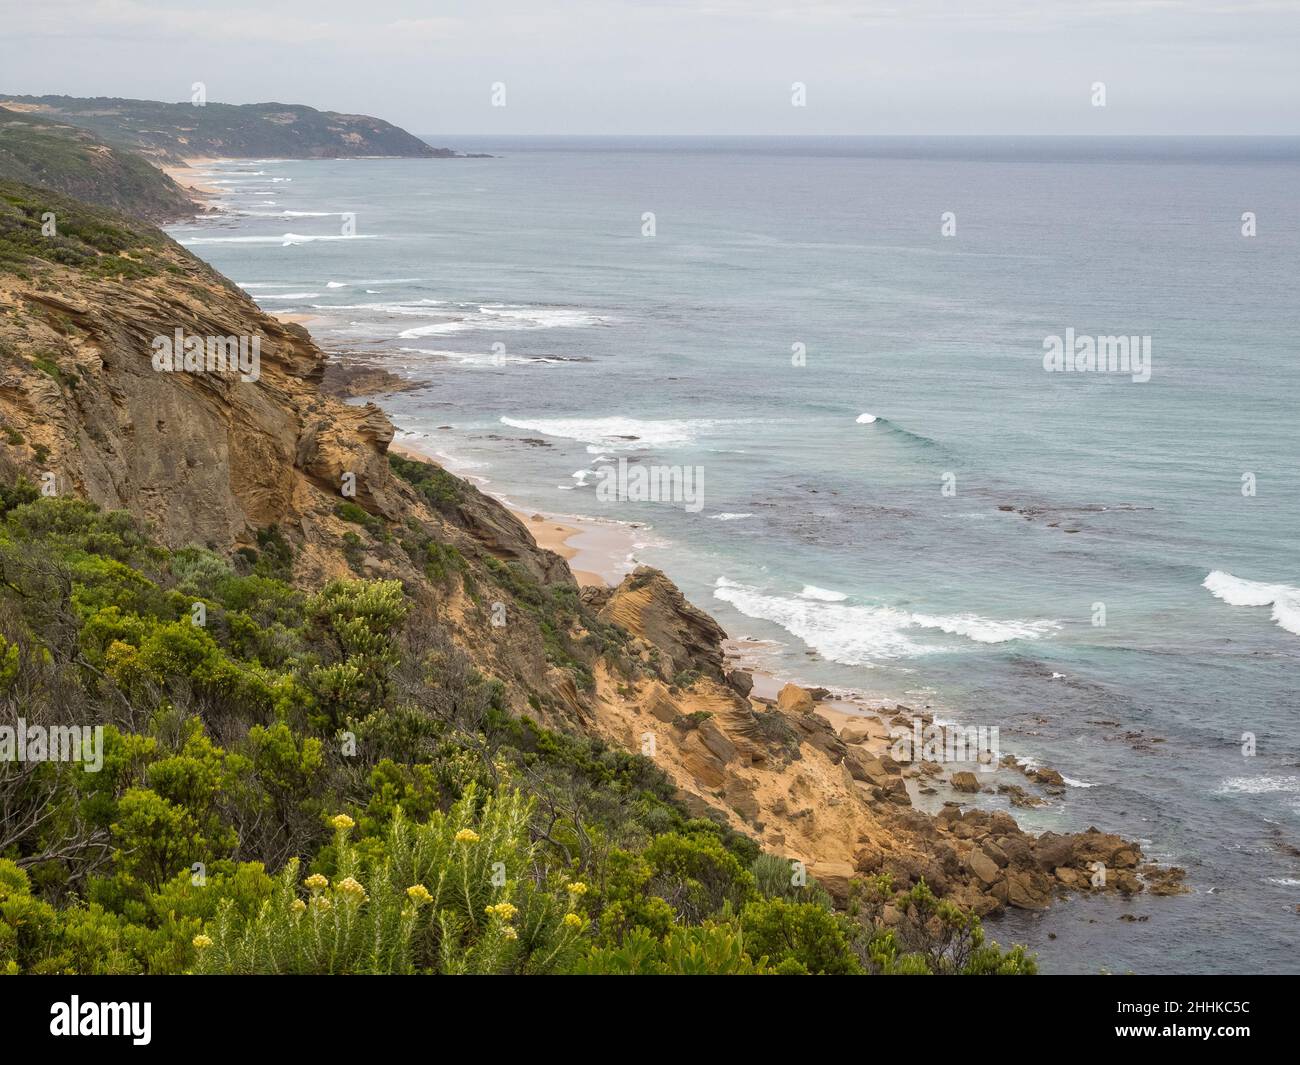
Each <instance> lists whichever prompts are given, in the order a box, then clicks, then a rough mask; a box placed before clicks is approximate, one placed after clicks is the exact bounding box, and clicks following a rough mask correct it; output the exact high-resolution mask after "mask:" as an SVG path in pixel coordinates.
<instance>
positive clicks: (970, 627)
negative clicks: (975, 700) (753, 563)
mask: <svg viewBox="0 0 1300 1065" xmlns="http://www.w3.org/2000/svg"><path fill="white" fill-rule="evenodd" d="M810 590H811V591H812V593H813V594H812V595H811V596H810V595H808V594H806V593H807V592H809V591H810ZM840 594H841V593H838V592H832V591H828V590H826V589H821V588H816V587H815V586H811V585H809V586H805V589H804V592H802V593H800V595H799V596H781V595H770V594H767V593H765V592H763V591H760V590H759V589H756V588H752V587H749V586H747V585H743V584H739V583H737V582H735V581H731V580H728V579H727V578H726V577H719V578H718V579H717V582H716V583H715V586H714V589H713V595H714V597H715V598H717V599H720V600H721V601H722V602H724V603H730V604H731V605H732V606H734V607H735V608H736V609H737V610H739V611H740V612H741V613H742V614H744V615H745V616H746V617H751V618H757V619H759V620H762V621H770V622H773V623H774V624H776V625H779V626H781V628H783V629H785V630H786V632H788V633H790V634H791V635H792V636H796V637H798V638H799V639H800V640H802V641H803V642H804V643H805V644H807V645H808V646H809V647H811V648H812V649H813V650H815V651H816V652H817V653H818V654H820V655H822V656H823V657H824V658H829V659H831V660H832V661H834V662H839V663H841V664H842V665H846V666H870V665H872V664H873V663H874V662H875V661H877V660H880V659H893V658H912V657H916V656H920V655H925V654H933V653H936V652H940V651H945V650H951V649H952V648H951V645H948V646H945V645H943V644H942V643H940V642H930V641H926V640H925V639H924V632H925V630H938V631H940V632H944V633H947V634H948V635H952V636H960V637H963V638H964V639H967V640H970V641H972V642H974V643H981V644H995V643H1006V642H1008V641H1011V640H1036V639H1040V638H1042V637H1043V636H1047V635H1049V634H1050V633H1051V632H1053V631H1055V630H1056V629H1058V628H1059V627H1060V626H1059V623H1058V622H1055V621H997V620H994V619H991V618H983V617H979V616H977V615H975V614H960V615H951V616H947V615H934V614H916V613H912V612H910V611H907V610H900V609H898V608H896V607H887V606H851V605H848V604H846V603H844V602H843V601H841V600H835V599H829V598H827V596H835V595H840ZM846 598H847V597H846Z"/></svg>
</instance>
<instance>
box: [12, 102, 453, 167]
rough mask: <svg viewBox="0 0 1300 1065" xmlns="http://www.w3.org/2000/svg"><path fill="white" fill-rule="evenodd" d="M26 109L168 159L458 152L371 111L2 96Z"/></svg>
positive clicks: (15, 106) (429, 155) (421, 155)
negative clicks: (432, 144) (351, 112)
mask: <svg viewBox="0 0 1300 1065" xmlns="http://www.w3.org/2000/svg"><path fill="white" fill-rule="evenodd" d="M0 107H7V108H9V109H10V110H18V111H26V112H29V113H35V114H39V115H43V116H47V117H51V118H57V119H59V120H60V121H64V122H69V123H71V124H72V125H75V126H80V127H82V128H84V129H89V130H92V131H94V132H95V133H97V134H99V135H100V136H101V137H103V138H104V139H105V140H107V141H108V142H109V143H110V144H114V145H124V146H127V147H131V148H134V149H136V150H137V151H140V152H143V153H144V154H145V155H148V156H150V157H151V158H154V159H156V160H158V161H160V162H168V163H176V162H179V161H180V160H182V159H186V158H195V157H229V158H280V159H335V158H351V157H357V156H375V155H380V156H410V157H413V158H432V157H452V156H455V155H456V153H455V152H453V151H451V150H450V149H448V148H433V147H430V146H429V145H428V144H426V143H425V142H424V141H422V140H420V138H418V137H415V136H413V135H412V134H410V133H407V132H406V130H404V129H400V128H399V127H397V126H394V125H393V124H392V123H390V122H385V121H384V120H383V119H380V118H372V117H371V116H369V115H344V114H339V113H337V112H335V111H318V110H316V108H314V107H306V106H304V105H302V104H280V103H264V104H221V103H206V104H204V105H202V106H196V105H195V104H190V103H176V104H173V103H162V102H160V101H156V100H124V99H119V98H117V97H105V96H97V97H92V98H84V97H76V96H0Z"/></svg>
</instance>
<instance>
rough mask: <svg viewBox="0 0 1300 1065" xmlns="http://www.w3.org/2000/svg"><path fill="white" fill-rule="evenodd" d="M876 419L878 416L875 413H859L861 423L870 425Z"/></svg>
mask: <svg viewBox="0 0 1300 1065" xmlns="http://www.w3.org/2000/svg"><path fill="white" fill-rule="evenodd" d="M875 420H876V416H875V415H874V414H859V415H858V419H857V421H858V424H859V425H870V424H871V423H872V422H874V421H875Z"/></svg>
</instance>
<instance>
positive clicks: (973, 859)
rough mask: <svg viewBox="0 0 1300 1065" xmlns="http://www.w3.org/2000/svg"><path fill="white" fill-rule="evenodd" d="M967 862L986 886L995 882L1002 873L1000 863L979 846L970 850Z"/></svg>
mask: <svg viewBox="0 0 1300 1065" xmlns="http://www.w3.org/2000/svg"><path fill="white" fill-rule="evenodd" d="M966 864H967V865H969V866H970V871H971V872H972V873H974V874H975V875H976V876H977V877H979V878H980V880H981V881H983V883H984V884H985V885H986V886H988V885H991V884H993V883H994V882H995V881H996V880H997V878H998V877H999V876H1000V875H1001V870H1000V869H999V868H998V863H997V862H995V861H994V860H993V859H992V858H990V857H989V856H988V855H987V854H985V853H984V852H983V851H982V850H980V849H979V848H978V847H976V848H974V849H973V850H972V851H971V852H970V857H969V858H968V859H967V860H966Z"/></svg>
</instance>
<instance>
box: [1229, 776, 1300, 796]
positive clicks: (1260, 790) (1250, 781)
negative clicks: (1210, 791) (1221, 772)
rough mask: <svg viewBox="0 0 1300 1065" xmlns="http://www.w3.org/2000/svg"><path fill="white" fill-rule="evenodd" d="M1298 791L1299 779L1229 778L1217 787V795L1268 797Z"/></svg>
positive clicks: (1270, 777) (1272, 777)
mask: <svg viewBox="0 0 1300 1065" xmlns="http://www.w3.org/2000/svg"><path fill="white" fill-rule="evenodd" d="M1287 791H1300V777H1278V776H1262V777H1229V778H1228V779H1227V780H1225V781H1223V783H1221V784H1220V785H1219V789H1218V791H1217V792H1216V794H1218V795H1269V794H1273V793H1275V792H1287Z"/></svg>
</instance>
